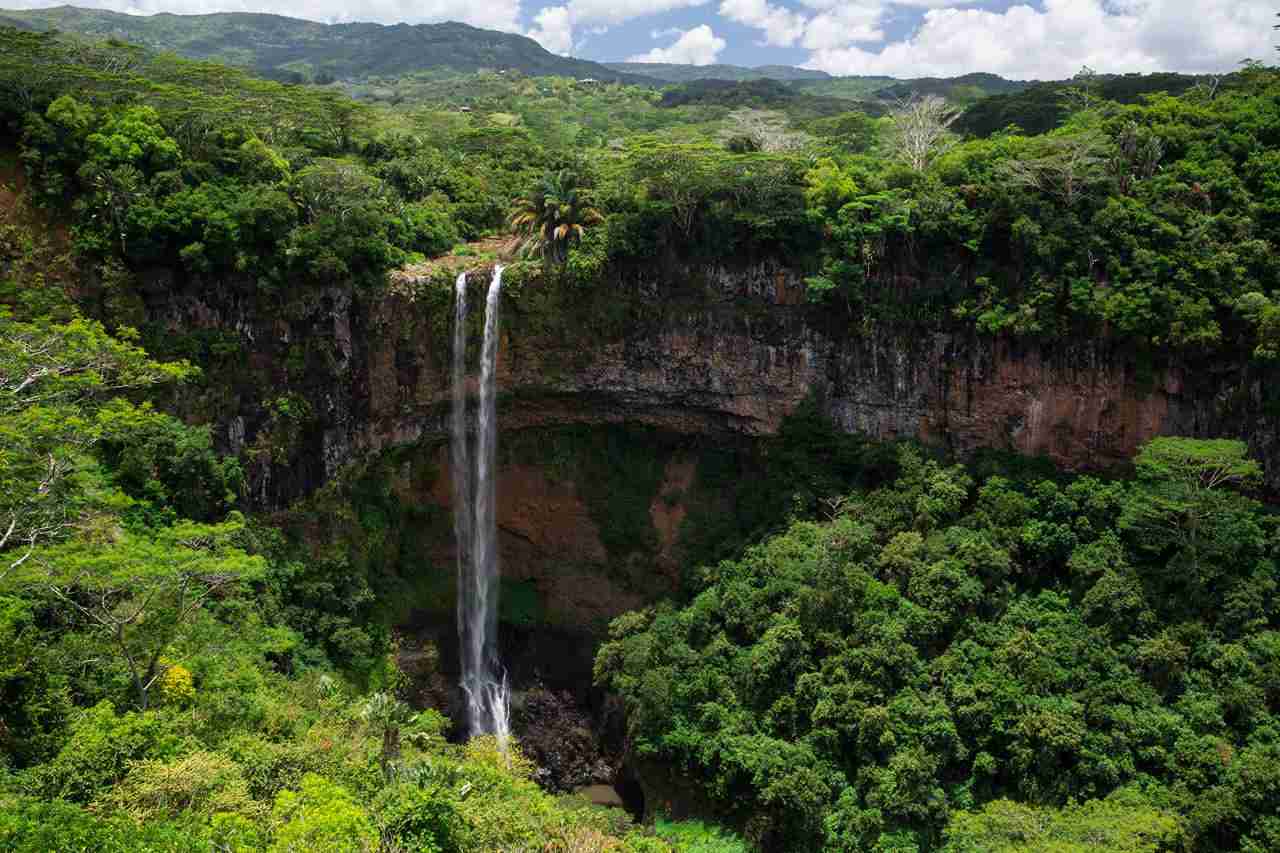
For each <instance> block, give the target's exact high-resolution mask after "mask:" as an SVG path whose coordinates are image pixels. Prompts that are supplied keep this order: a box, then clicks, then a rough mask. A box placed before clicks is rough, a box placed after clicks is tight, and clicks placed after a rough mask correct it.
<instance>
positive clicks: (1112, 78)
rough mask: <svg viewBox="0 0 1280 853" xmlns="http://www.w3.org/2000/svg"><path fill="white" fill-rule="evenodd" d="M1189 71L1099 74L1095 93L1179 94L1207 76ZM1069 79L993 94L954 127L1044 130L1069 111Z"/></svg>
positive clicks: (1132, 97) (984, 131) (1126, 98)
mask: <svg viewBox="0 0 1280 853" xmlns="http://www.w3.org/2000/svg"><path fill="white" fill-rule="evenodd" d="M1207 79H1208V78H1206V77H1197V76H1195V75H1192V74H1177V73H1172V72H1157V73H1154V74H1099V75H1098V77H1097V80H1096V81H1095V86H1096V89H1095V94H1096V95H1097V96H1098V97H1099V98H1102V99H1104V100H1108V101H1115V102H1116V103H1118V104H1136V103H1139V102H1140V101H1141V100H1142V99H1143V97H1145V96H1147V95H1150V94H1153V93H1155V92H1166V93H1168V94H1170V95H1181V94H1183V93H1185V92H1186V91H1187V90H1188V89H1190V88H1191V87H1192V86H1195V85H1196V84H1197V83H1200V82H1203V81H1205V80H1207ZM1237 82H1238V75H1234V74H1232V75H1227V76H1226V77H1223V78H1221V80H1220V83H1221V85H1222V86H1223V87H1224V88H1230V87H1231V86H1234V85H1235V84H1236V83H1237ZM1070 86H1071V81H1069V80H1059V81H1050V82H1045V83H1034V84H1031V85H1029V86H1027V87H1026V88H1023V89H1021V90H1018V91H1013V92H1006V93H1003V94H996V95H993V96H992V97H989V98H985V99H983V100H980V101H978V102H977V103H975V104H973V105H972V106H970V107H969V108H968V109H966V110H965V111H964V114H963V115H961V116H960V119H959V120H958V121H957V122H956V123H955V125H954V128H955V130H956V131H957V132H959V133H965V134H972V135H974V136H983V137H985V136H990V135H991V134H993V133H997V132H999V131H1001V130H1004V129H1005V128H1006V127H1009V126H1010V125H1013V126H1016V127H1018V128H1021V129H1022V131H1023V132H1024V133H1030V134H1037V133H1047V132H1048V131H1050V130H1053V129H1054V128H1055V127H1057V126H1058V125H1060V124H1062V122H1063V120H1065V119H1066V117H1067V115H1068V112H1069V110H1068V106H1067V103H1066V98H1065V94H1066V90H1067V89H1068V88H1069V87H1070Z"/></svg>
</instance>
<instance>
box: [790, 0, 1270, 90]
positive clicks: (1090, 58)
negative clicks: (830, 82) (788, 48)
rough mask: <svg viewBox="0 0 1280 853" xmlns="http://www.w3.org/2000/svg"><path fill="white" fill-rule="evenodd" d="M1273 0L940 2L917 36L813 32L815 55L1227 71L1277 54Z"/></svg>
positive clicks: (947, 64) (917, 69)
mask: <svg viewBox="0 0 1280 853" xmlns="http://www.w3.org/2000/svg"><path fill="white" fill-rule="evenodd" d="M817 2H827V0H817ZM914 2H915V5H925V4H926V3H927V4H929V5H933V6H939V5H942V3H941V0H937V2H935V0H914ZM1272 2H1273V0H1195V2H1194V4H1193V3H1188V2H1187V0H1044V4H1043V9H1037V8H1034V7H1032V6H1030V5H1018V6H1014V7H1012V8H1010V9H1008V10H1006V11H1004V12H991V11H984V10H981V9H972V8H970V9H947V8H933V9H931V10H930V11H928V12H926V13H925V16H924V21H923V22H922V24H921V25H920V27H919V29H917V30H916V32H915V33H913V34H912V35H911V36H910V37H909V38H907V39H904V40H902V41H898V42H892V43H890V44H887V45H885V46H884V48H883V49H881V50H879V51H871V50H866V49H864V48H860V47H857V46H855V45H854V44H853V43H854V42H856V41H858V39H856V38H850V39H849V40H848V42H846V43H844V44H839V43H837V42H835V41H834V40H831V39H828V40H827V41H826V42H824V43H819V42H816V41H815V42H810V43H808V46H810V47H812V48H814V51H813V53H812V54H811V55H810V57H809V60H808V62H806V63H805V64H806V66H807V67H810V68H817V69H821V70H823V71H827V72H829V73H831V74H888V75H893V76H898V77H917V76H925V75H937V76H949V75H956V74H963V73H966V72H970V71H991V72H995V73H998V74H1002V75H1004V76H1006V77H1013V78H1021V79H1028V78H1040V79H1054V78H1064V77H1069V76H1070V75H1071V74H1073V73H1075V72H1076V71H1077V70H1079V68H1080V66H1082V65H1089V66H1091V67H1093V68H1096V69H1098V70H1099V71H1104V72H1122V71H1158V70H1170V69H1176V70H1179V71H1188V72H1207V71H1222V70H1227V69H1230V68H1232V67H1234V66H1235V65H1236V64H1237V63H1238V62H1239V61H1240V60H1241V59H1243V58H1244V57H1247V56H1248V57H1258V58H1263V57H1269V56H1270V55H1271V50H1272V34H1273V31H1272V30H1271V24H1272V23H1274V21H1275V18H1274V15H1275V10H1274V9H1273V8H1272ZM815 20H816V19H815ZM812 27H813V25H812V23H811V24H810V27H809V28H808V29H807V30H806V33H808V32H810V31H812ZM806 42H808V40H807V39H806Z"/></svg>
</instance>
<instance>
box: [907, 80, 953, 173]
mask: <svg viewBox="0 0 1280 853" xmlns="http://www.w3.org/2000/svg"><path fill="white" fill-rule="evenodd" d="M959 117H960V108H959V107H955V106H952V105H951V104H948V103H947V101H946V100H945V99H944V98H941V97H939V96H937V95H925V96H923V97H922V96H920V95H918V94H912V95H911V96H910V97H908V98H903V99H901V100H899V101H898V103H897V105H896V106H895V108H894V110H893V112H892V113H891V114H890V118H891V120H892V122H893V152H894V155H895V156H896V157H897V158H898V159H899V160H901V161H902V162H904V163H906V164H907V165H908V166H910V167H911V168H912V169H914V170H916V171H917V172H923V171H924V170H925V169H927V168H929V165H930V164H931V163H933V161H935V160H936V159H937V158H938V157H940V156H942V155H943V154H945V153H946V152H947V151H949V150H950V149H951V148H952V147H953V146H954V145H955V144H956V135H955V134H954V133H952V132H951V125H952V124H954V123H955V121H956V119H958V118H959Z"/></svg>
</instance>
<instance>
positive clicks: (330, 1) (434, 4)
mask: <svg viewBox="0 0 1280 853" xmlns="http://www.w3.org/2000/svg"><path fill="white" fill-rule="evenodd" d="M62 2H64V0H7V2H5V6H7V7H8V8H11V9H40V8H48V7H50V6H56V5H61V3H62ZM74 2H75V5H77V6H84V7H88V8H93V9H108V10H110V11H113V12H124V13H126V14H130V15H152V14H155V13H156V12H173V13H174V14H178V15H203V14H207V13H210V12H265V13H269V14H274V15H286V16H288V17H290V18H305V19H307V20H310V21H324V22H327V23H345V22H349V21H375V22H378V23H383V24H394V23H400V22H405V23H410V24H421V23H433V22H437V21H462V22H463V23H467V24H472V25H474V26H477V27H486V28H488V29H493V30H505V31H507V32H519V31H520V0H480V2H476V0H367V2H363V3H360V4H359V5H356V6H353V5H352V4H351V3H349V2H346V0H74Z"/></svg>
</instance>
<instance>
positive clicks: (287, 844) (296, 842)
mask: <svg viewBox="0 0 1280 853" xmlns="http://www.w3.org/2000/svg"><path fill="white" fill-rule="evenodd" d="M272 818H273V820H274V821H275V822H276V834H275V841H274V843H273V844H272V845H271V847H270V848H269V849H270V853H302V851H308V850H335V851H337V850H341V851H371V850H374V849H376V847H377V844H378V833H377V831H376V830H375V829H374V825H373V821H372V820H370V818H369V814H368V813H367V812H366V811H365V810H364V809H363V808H361V807H360V804H359V803H358V802H356V800H355V798H354V797H352V796H351V793H350V792H349V791H347V790H346V789H345V788H343V787H341V786H339V785H336V784H334V783H333V782H330V781H329V780H328V779H325V778H323V777H321V776H316V775H315V774H313V773H309V774H307V775H306V776H304V777H303V778H302V784H301V785H300V787H299V790H297V791H281V792H280V794H279V795H278V796H277V797H276V803H275V808H274V809H272Z"/></svg>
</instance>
